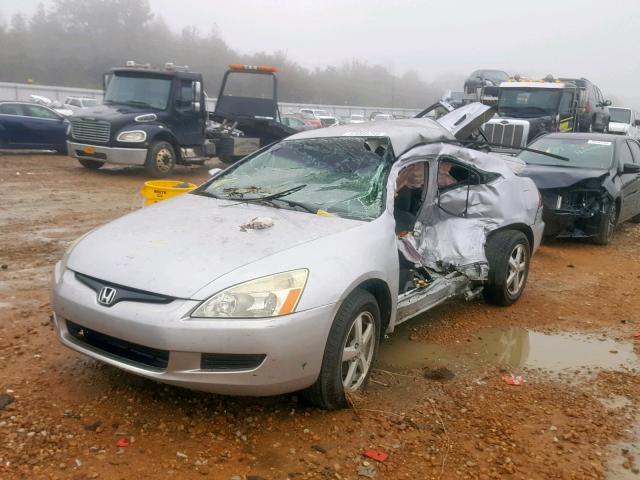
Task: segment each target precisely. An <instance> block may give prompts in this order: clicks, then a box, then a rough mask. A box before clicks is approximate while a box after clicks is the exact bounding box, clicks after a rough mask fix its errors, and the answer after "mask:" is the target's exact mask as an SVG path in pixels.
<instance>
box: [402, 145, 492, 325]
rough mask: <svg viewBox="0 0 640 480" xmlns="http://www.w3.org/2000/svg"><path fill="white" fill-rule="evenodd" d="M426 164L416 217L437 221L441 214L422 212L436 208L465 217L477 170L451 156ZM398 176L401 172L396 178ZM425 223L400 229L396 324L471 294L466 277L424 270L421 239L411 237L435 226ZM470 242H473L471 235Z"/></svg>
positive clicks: (445, 214) (432, 159) (458, 273)
mask: <svg viewBox="0 0 640 480" xmlns="http://www.w3.org/2000/svg"><path fill="white" fill-rule="evenodd" d="M427 165H428V167H429V168H428V169H427V170H426V173H425V178H426V181H425V184H426V189H427V190H426V192H425V200H424V202H423V205H422V206H421V208H420V212H418V217H419V218H425V217H426V218H430V219H432V221H434V222H439V221H441V219H442V217H441V216H440V215H433V214H431V215H430V214H426V213H425V210H429V209H439V210H442V212H443V213H444V216H445V217H449V216H452V217H455V218H458V219H462V218H464V217H465V216H466V212H467V209H468V206H469V201H468V199H469V195H468V193H469V188H470V186H471V185H475V184H478V183H479V177H478V175H477V173H476V172H475V171H474V170H473V169H472V168H470V167H469V166H467V165H464V164H462V163H461V162H457V161H456V160H455V159H454V158H452V157H436V158H431V159H430V161H428V163H427ZM409 168H410V167H409ZM401 176H402V171H401V172H400V174H399V175H398V179H400V178H401ZM428 222H429V221H427V224H425V225H422V226H420V228H414V229H413V230H412V231H399V236H398V249H399V251H400V276H401V278H400V291H399V297H398V315H397V320H396V323H400V322H403V321H405V320H408V319H410V318H412V317H414V316H416V315H419V314H420V313H422V312H425V311H426V310H429V309H431V308H433V307H435V306H436V305H438V304H440V303H442V302H444V301H445V300H447V299H449V298H451V297H453V296H454V295H458V294H460V293H467V294H468V296H473V292H472V291H471V290H470V282H469V277H467V276H464V275H462V274H460V272H459V271H457V270H455V269H452V268H443V269H442V270H440V271H436V270H433V269H427V268H425V267H424V265H423V264H422V262H423V257H422V255H421V254H420V253H419V252H418V251H417V249H416V245H419V244H421V243H422V242H421V239H420V238H415V237H414V236H420V235H421V234H422V232H424V231H426V229H429V228H431V227H434V225H428ZM442 241H447V242H451V243H452V244H455V241H456V240H455V239H453V238H448V239H447V238H443V239H442ZM470 241H474V240H473V238H472V239H470ZM482 244H483V243H482ZM454 249H455V245H454ZM481 276H482V274H481V273H478V278H481Z"/></svg>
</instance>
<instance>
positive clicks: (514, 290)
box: [507, 244, 527, 295]
mask: <svg viewBox="0 0 640 480" xmlns="http://www.w3.org/2000/svg"><path fill="white" fill-rule="evenodd" d="M526 276H527V251H526V249H525V247H524V245H522V244H518V245H516V246H515V248H514V249H513V250H512V251H511V255H509V268H508V269H507V291H508V292H509V293H510V294H511V295H517V294H518V293H520V290H521V289H522V286H523V285H524V280H525V278H526Z"/></svg>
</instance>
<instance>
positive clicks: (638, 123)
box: [633, 118, 640, 127]
mask: <svg viewBox="0 0 640 480" xmlns="http://www.w3.org/2000/svg"><path fill="white" fill-rule="evenodd" d="M633 124H634V125H635V126H636V127H640V118H638V119H636V121H635V122H633Z"/></svg>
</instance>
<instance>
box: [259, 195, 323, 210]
mask: <svg viewBox="0 0 640 480" xmlns="http://www.w3.org/2000/svg"><path fill="white" fill-rule="evenodd" d="M273 200H278V201H280V202H283V203H286V204H287V205H289V206H290V207H300V208H301V209H303V210H304V211H305V212H309V213H318V210H314V209H313V208H311V207H310V206H308V205H305V204H304V203H302V202H296V201H295V200H288V199H283V198H274V199H273ZM267 201H269V200H267Z"/></svg>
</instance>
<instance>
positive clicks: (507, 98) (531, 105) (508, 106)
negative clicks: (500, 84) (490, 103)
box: [498, 88, 562, 117]
mask: <svg viewBox="0 0 640 480" xmlns="http://www.w3.org/2000/svg"><path fill="white" fill-rule="evenodd" d="M561 93H562V90H551V89H547V88H502V89H501V90H500V98H498V114H499V115H500V116H509V117H539V116H541V115H555V114H556V113H557V112H558V104H559V102H560V95H561Z"/></svg>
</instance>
